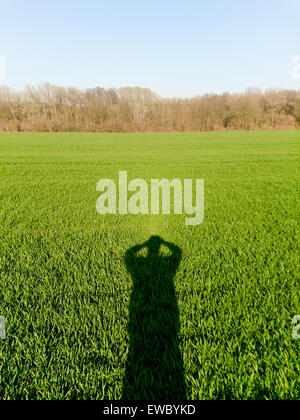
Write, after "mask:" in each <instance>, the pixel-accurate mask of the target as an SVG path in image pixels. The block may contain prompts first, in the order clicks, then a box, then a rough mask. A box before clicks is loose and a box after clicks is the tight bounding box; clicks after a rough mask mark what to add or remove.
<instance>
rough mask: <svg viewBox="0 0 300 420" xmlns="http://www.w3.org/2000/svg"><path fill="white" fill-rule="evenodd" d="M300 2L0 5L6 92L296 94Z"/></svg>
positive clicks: (33, 0) (88, 0) (34, 1)
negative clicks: (36, 87)
mask: <svg viewBox="0 0 300 420" xmlns="http://www.w3.org/2000/svg"><path fill="white" fill-rule="evenodd" d="M299 18H300V0H181V1H179V0H106V1H103V0H84V1H83V0H9V1H4V0H0V56H5V57H6V60H7V79H6V80H5V81H0V83H2V84H6V85H8V86H11V87H14V88H17V89H20V88H23V87H24V86H25V85H26V84H38V83H42V82H46V81H47V82H50V83H53V84H58V85H62V86H77V87H79V88H87V87H95V86H102V87H105V88H107V87H121V86H142V87H149V88H151V89H152V90H154V91H155V92H157V93H159V94H160V95H162V96H182V97H187V96H194V95H197V94H203V93H207V92H216V93H219V92H224V91H229V92H234V91H243V90H244V89H245V88H246V87H248V86H257V87H261V88H263V89H265V88H268V87H275V88H277V87H279V88H293V89H298V88H300V81H299V80H298V81H297V80H294V79H293V78H292V76H291V68H292V64H291V60H292V57H293V56H295V55H300V24H299Z"/></svg>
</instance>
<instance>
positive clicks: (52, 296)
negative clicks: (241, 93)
mask: <svg viewBox="0 0 300 420" xmlns="http://www.w3.org/2000/svg"><path fill="white" fill-rule="evenodd" d="M299 145H300V132H299V131H286V132H285V131H273V132H272V131H269V132H226V133H163V134H153V133H146V134H144V133H141V134H97V133H89V134H85V133H81V134H79V133H67V134H66V133H43V134H40V133H0V184H1V188H0V194H1V208H0V221H1V225H0V226H1V227H0V315H2V316H4V317H5V319H6V339H5V340H0V360H1V362H0V398H1V399H19V398H21V399H120V398H132V399H152V398H159V396H160V397H161V398H162V399H168V398H172V399H176V398H183V397H186V398H188V399H299V398H300V383H299V373H300V372H299V371H300V357H299V350H300V340H294V339H293V338H292V322H291V320H292V318H293V317H294V316H295V315H297V314H300V290H299V278H300V276H299V255H300V253H299V238H298V236H297V235H298V233H297V228H298V217H299V152H300V147H299ZM120 170H127V171H128V177H129V179H133V178H144V179H145V180H147V181H150V179H151V178H167V179H173V178H181V179H185V178H193V179H196V178H200V179H205V220H204V223H203V224H202V225H200V226H186V225H185V223H184V219H185V216H184V215H182V216H181V215H170V216H163V215H159V216H153V215H149V216H146V215H143V216H142V215H140V216H132V215H125V216H120V215H117V216H112V215H110V216H100V215H99V214H97V212H96V207H95V206H96V200H97V198H98V197H99V193H98V192H97V191H96V184H97V182H98V181H99V180H100V179H101V178H112V179H114V180H116V181H117V179H118V171H120ZM153 235H157V236H159V237H160V238H162V239H163V240H164V241H167V242H168V243H170V244H172V245H171V246H173V248H174V249H176V250H177V251H176V252H177V254H176V255H178V258H177V260H176V264H175V263H174V265H173V266H172V267H171V266H170V267H169V266H168V264H166V263H165V262H162V263H161V265H157V267H154V265H153V266H149V267H146V266H145V267H142V269H141V270H139V267H137V266H134V263H132V261H131V256H130V255H131V254H130V252H131V251H130V249H132V247H134V246H136V245H138V244H142V243H144V242H145V241H148V240H149V238H150V237H151V236H153ZM157 240H158V239H157ZM152 241H154V242H155V239H154V240H152ZM154 242H153V243H154ZM153 261H155V260H153ZM157 273H159V275H156V274H157Z"/></svg>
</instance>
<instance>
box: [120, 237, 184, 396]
mask: <svg viewBox="0 0 300 420" xmlns="http://www.w3.org/2000/svg"><path fill="white" fill-rule="evenodd" d="M162 246H163V248H164V249H165V250H167V253H168V254H167V255H166V256H164V255H163V254H162V252H161V249H162ZM145 252H146V256H144V255H143V253H145ZM141 254H142V255H141ZM181 255H182V253H181V250H180V248H178V247H177V246H176V245H174V244H172V243H169V242H166V241H164V240H163V239H161V238H160V237H159V236H152V237H151V238H150V239H149V240H148V241H147V242H145V243H144V244H142V245H136V246H134V247H133V248H131V249H129V250H128V251H127V252H126V256H125V262H126V266H127V270H128V272H129V273H130V274H131V276H132V279H133V292H132V295H131V300H130V308H129V322H128V334H129V340H130V342H129V353H128V357H127V362H126V373H125V379H124V384H123V392H122V399H123V400H183V399H186V385H185V380H184V370H183V362H182V358H181V354H180V350H179V343H178V333H179V329H180V323H179V311H178V306H177V298H176V295H175V289H174V284H173V279H174V275H175V273H176V271H177V268H178V266H179V264H180V261H181Z"/></svg>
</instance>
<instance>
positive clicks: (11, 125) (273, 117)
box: [0, 83, 300, 132]
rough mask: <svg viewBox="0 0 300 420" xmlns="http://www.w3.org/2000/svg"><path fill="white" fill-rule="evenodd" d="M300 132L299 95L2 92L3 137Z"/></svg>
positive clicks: (284, 92) (58, 89) (55, 88)
mask: <svg viewBox="0 0 300 420" xmlns="http://www.w3.org/2000/svg"><path fill="white" fill-rule="evenodd" d="M299 128H300V91H299V90H275V89H270V90H267V91H265V92H262V91H261V90H259V89H256V88H249V89H247V90H246V91H245V92H244V93H239V94H237V93H234V94H230V93H224V94H219V95H217V94H207V95H203V96H196V97H194V98H190V99H181V98H172V99H166V98H161V97H160V96H158V95H157V94H155V93H154V92H152V91H151V90H150V89H145V88H140V87H126V88H121V89H103V88H100V87H96V88H94V89H86V90H80V89H77V88H74V87H68V88H64V87H59V86H54V85H51V84H48V83H45V84H42V85H39V86H37V87H35V86H27V87H26V88H25V89H24V90H23V91H21V92H17V91H15V90H13V89H10V88H8V87H6V86H0V130H1V131H103V132H104V131H105V132H131V131H221V130H272V129H299Z"/></svg>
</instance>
